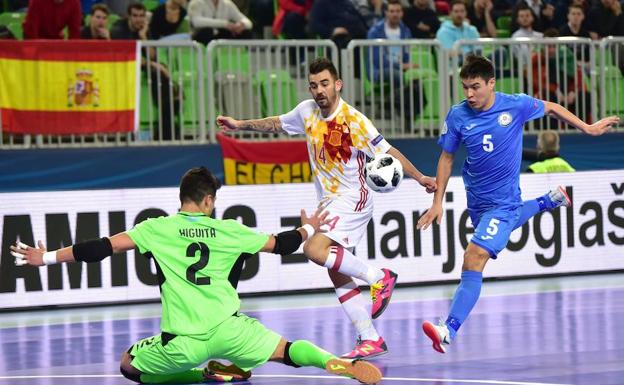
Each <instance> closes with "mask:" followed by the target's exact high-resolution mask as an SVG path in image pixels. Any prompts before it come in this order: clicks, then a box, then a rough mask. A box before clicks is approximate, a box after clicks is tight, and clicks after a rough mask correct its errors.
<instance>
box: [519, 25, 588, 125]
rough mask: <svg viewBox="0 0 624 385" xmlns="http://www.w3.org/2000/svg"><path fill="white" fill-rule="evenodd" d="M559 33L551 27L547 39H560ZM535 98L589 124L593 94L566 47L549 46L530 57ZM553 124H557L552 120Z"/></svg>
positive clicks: (545, 35)
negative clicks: (590, 92)
mask: <svg viewBox="0 0 624 385" xmlns="http://www.w3.org/2000/svg"><path fill="white" fill-rule="evenodd" d="M558 36H559V31H557V30H556V29H555V28H549V29H547V30H546V31H545V32H544V37H546V38H550V37H558ZM531 62H532V73H533V79H532V81H533V96H534V97H535V98H538V99H542V100H548V101H551V102H555V103H559V104H561V105H562V106H564V107H566V108H567V109H568V110H570V111H571V112H572V113H574V114H575V115H577V116H579V117H580V118H581V119H583V120H587V121H590V120H591V119H590V116H589V111H590V95H589V93H588V92H587V89H586V87H585V81H584V78H583V71H582V69H581V67H580V66H578V65H576V62H575V58H574V54H573V53H572V51H571V50H570V49H569V48H568V47H567V46H565V45H555V44H547V45H546V47H545V48H544V50H542V51H540V52H536V53H534V54H533V57H532V58H531ZM551 119H552V120H551V125H555V127H556V126H557V125H558V121H557V120H555V119H553V118H551Z"/></svg>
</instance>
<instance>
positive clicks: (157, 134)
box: [111, 3, 181, 140]
mask: <svg viewBox="0 0 624 385" xmlns="http://www.w3.org/2000/svg"><path fill="white" fill-rule="evenodd" d="M111 38H112V39H113V40H149V39H150V38H151V34H150V32H149V24H148V23H147V11H146V9H145V6H144V5H143V4H141V3H134V4H130V5H129V6H128V14H127V17H126V18H123V19H120V20H118V21H117V22H116V23H115V24H114V25H113V28H112V30H111ZM143 55H144V56H143V58H142V59H141V72H143V73H144V74H148V75H149V76H150V78H151V79H150V80H151V93H152V102H153V103H154V105H155V106H156V107H157V109H158V111H159V119H160V122H155V124H153V125H152V127H153V128H154V132H153V133H152V134H153V135H152V137H153V139H155V140H159V139H160V138H161V137H162V139H163V140H171V139H172V138H174V139H179V138H180V126H179V125H178V124H176V123H175V121H174V119H173V117H172V115H171V110H172V109H173V111H174V113H175V114H178V113H179V111H180V99H181V93H180V90H179V88H178V85H177V84H176V83H174V84H173V89H172V88H171V86H170V83H171V75H170V74H169V70H168V69H167V67H166V66H165V65H163V64H161V63H159V62H157V61H156V52H155V51H154V50H153V49H150V50H149V55H146V54H145V53H143ZM171 95H173V99H172V98H171ZM159 125H160V126H162V128H161V127H159ZM161 132H162V136H161ZM172 133H173V135H172Z"/></svg>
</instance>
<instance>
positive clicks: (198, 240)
mask: <svg viewBox="0 0 624 385" xmlns="http://www.w3.org/2000/svg"><path fill="white" fill-rule="evenodd" d="M127 234H128V235H129V236H130V238H132V240H133V241H134V243H135V244H136V245H137V247H138V248H139V250H140V251H141V253H146V252H150V253H152V255H153V256H154V259H155V262H156V264H157V270H158V274H159V278H160V291H161V294H160V295H161V299H162V320H161V324H160V327H161V330H162V331H164V332H168V333H172V334H176V335H187V336H198V337H201V336H207V335H209V334H210V331H211V330H212V329H213V328H214V327H215V326H217V325H218V324H220V323H221V322H223V320H225V319H226V318H228V317H229V316H231V315H232V314H234V313H235V312H237V311H238V310H239V308H240V299H239V298H238V293H236V290H235V289H234V288H233V287H232V285H231V284H230V282H229V281H228V276H229V274H230V270H232V266H233V265H234V263H235V262H236V260H237V259H238V257H239V256H240V254H241V253H252V254H253V253H256V252H258V251H259V250H260V249H262V247H263V246H264V245H265V244H266V242H267V240H268V237H269V236H268V235H267V234H261V233H258V232H256V231H254V230H252V229H250V228H248V227H247V226H245V225H242V224H240V223H239V222H237V221H235V220H232V219H230V220H218V219H213V218H210V217H208V216H206V215H204V214H201V213H187V212H179V213H177V214H175V215H170V216H167V217H160V218H151V219H148V220H146V221H144V222H141V223H139V224H137V225H136V226H135V227H134V228H133V229H131V230H129V231H128V232H127Z"/></svg>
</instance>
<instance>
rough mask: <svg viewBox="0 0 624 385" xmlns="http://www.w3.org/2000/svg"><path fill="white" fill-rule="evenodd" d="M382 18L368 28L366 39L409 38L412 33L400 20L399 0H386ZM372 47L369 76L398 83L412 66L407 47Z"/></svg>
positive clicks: (401, 13) (401, 7)
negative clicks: (386, 4) (383, 17)
mask: <svg viewBox="0 0 624 385" xmlns="http://www.w3.org/2000/svg"><path fill="white" fill-rule="evenodd" d="M385 14H386V17H385V19H384V20H380V21H378V22H377V23H376V24H375V25H373V26H372V27H371V29H369V30H368V34H367V38H368V39H387V40H405V39H411V38H412V33H411V32H410V30H409V28H407V26H406V25H405V24H404V23H403V21H402V20H401V19H402V17H403V6H402V5H401V2H400V0H388V7H387V8H386V11H385ZM381 49H382V50H383V52H381V54H380V52H379V50H380V48H379V47H374V48H373V52H372V59H373V61H372V63H369V64H370V65H371V71H370V74H371V77H372V78H373V79H374V81H375V82H378V81H379V79H380V78H381V76H382V73H383V78H384V79H386V80H391V79H392V81H394V83H395V85H398V84H399V83H400V81H401V78H402V77H403V71H405V70H407V69H409V68H413V67H414V66H413V65H412V63H410V58H409V49H408V47H406V46H400V45H397V46H389V47H388V46H386V47H383V48H381Z"/></svg>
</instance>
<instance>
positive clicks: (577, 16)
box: [559, 4, 591, 62]
mask: <svg viewBox="0 0 624 385" xmlns="http://www.w3.org/2000/svg"><path fill="white" fill-rule="evenodd" d="M584 20H585V10H584V9H583V7H582V6H581V5H579V4H571V5H570V6H569V7H568V22H567V24H565V25H563V26H561V28H559V36H573V37H584V38H589V37H591V36H590V34H589V32H588V31H587V29H585V27H584V26H583V21H584ZM576 58H577V59H578V60H580V61H583V62H589V46H588V45H587V46H585V47H584V48H583V49H578V48H577V50H576Z"/></svg>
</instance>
